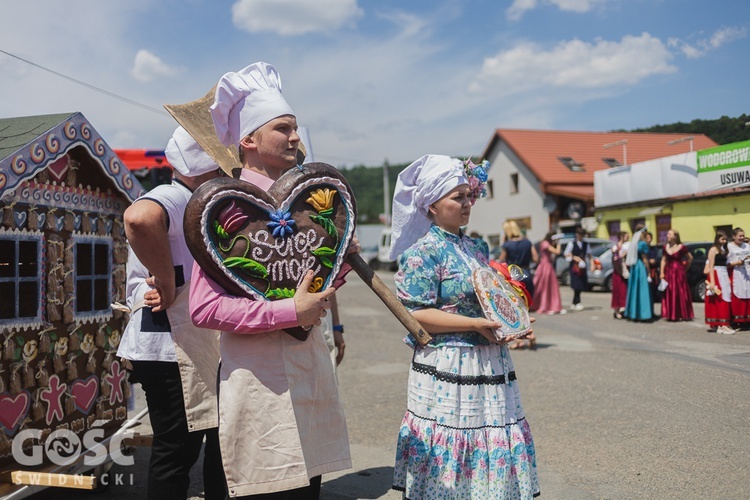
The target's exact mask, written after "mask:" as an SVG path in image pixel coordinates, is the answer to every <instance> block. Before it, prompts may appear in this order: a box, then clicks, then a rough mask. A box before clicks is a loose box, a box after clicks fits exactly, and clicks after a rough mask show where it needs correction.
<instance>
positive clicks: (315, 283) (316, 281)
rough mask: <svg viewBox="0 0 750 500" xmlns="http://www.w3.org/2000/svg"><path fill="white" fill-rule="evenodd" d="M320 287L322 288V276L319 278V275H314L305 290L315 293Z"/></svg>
mask: <svg viewBox="0 0 750 500" xmlns="http://www.w3.org/2000/svg"><path fill="white" fill-rule="evenodd" d="M321 288H323V278H321V277H320V276H316V277H315V279H314V280H313V281H312V283H310V286H309V287H307V291H308V292H310V293H315V292H317V291H318V290H320V289H321Z"/></svg>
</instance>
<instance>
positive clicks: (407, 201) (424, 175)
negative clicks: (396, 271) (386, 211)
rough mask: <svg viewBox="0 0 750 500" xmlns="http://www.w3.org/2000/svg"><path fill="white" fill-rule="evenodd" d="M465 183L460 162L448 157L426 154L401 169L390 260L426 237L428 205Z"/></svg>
mask: <svg viewBox="0 0 750 500" xmlns="http://www.w3.org/2000/svg"><path fill="white" fill-rule="evenodd" d="M468 183H469V179H468V178H467V177H466V171H465V170H464V164H463V162H462V161H461V160H458V159H456V158H451V157H450V156H442V155H425V156H423V157H421V158H420V159H418V160H417V161H415V162H414V163H412V164H411V165H409V166H408V167H406V168H405V169H404V170H402V171H401V173H400V174H399V175H398V180H397V181H396V191H395V192H394V193H393V222H392V225H391V226H392V232H391V251H390V257H391V259H396V258H398V256H399V255H401V254H402V253H403V252H404V251H405V250H406V249H407V248H409V247H410V246H411V245H413V244H414V243H416V242H417V240H419V238H421V237H422V236H424V235H425V234H427V231H428V230H429V229H430V225H431V224H432V222H431V221H430V219H429V217H428V213H429V207H430V205H432V204H433V203H435V202H436V201H438V200H439V199H441V198H442V197H444V196H445V195H447V194H448V193H450V192H451V191H452V190H453V189H454V188H456V187H457V186H460V185H461V184H468Z"/></svg>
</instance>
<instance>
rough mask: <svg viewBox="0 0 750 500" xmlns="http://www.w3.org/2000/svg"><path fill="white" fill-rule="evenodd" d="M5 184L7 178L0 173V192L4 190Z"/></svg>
mask: <svg viewBox="0 0 750 500" xmlns="http://www.w3.org/2000/svg"><path fill="white" fill-rule="evenodd" d="M7 182H8V177H7V176H6V175H5V174H3V173H0V190H2V189H4V188H5V184H6V183H7Z"/></svg>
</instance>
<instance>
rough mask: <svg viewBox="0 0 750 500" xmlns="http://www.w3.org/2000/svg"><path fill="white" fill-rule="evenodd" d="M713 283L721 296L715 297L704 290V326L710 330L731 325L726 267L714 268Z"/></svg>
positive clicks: (730, 291)
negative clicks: (717, 287)
mask: <svg viewBox="0 0 750 500" xmlns="http://www.w3.org/2000/svg"><path fill="white" fill-rule="evenodd" d="M713 272H714V283H716V284H717V285H718V286H719V289H720V290H721V294H719V295H716V294H715V293H712V292H710V291H708V290H706V298H705V303H706V308H705V316H706V324H707V325H708V326H710V327H711V328H715V327H717V326H729V325H730V324H731V311H730V305H731V303H732V284H731V283H730V281H729V274H727V268H726V267H723V266H722V267H719V266H716V267H714V271H713Z"/></svg>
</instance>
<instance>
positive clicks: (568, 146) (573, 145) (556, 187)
mask: <svg viewBox="0 0 750 500" xmlns="http://www.w3.org/2000/svg"><path fill="white" fill-rule="evenodd" d="M690 136H693V150H696V151H697V150H700V149H706V148H711V147H714V146H717V144H716V143H715V142H714V141H712V140H711V139H709V138H708V137H707V136H706V135H704V134H656V133H633V132H569V131H551V130H518V129H497V130H496V131H495V134H494V135H493V137H492V139H491V140H490V142H489V144H488V145H487V147H486V148H485V150H484V152H483V153H482V158H484V157H485V156H486V155H487V154H488V153H489V151H490V150H491V149H493V148H494V147H495V146H496V144H497V142H498V141H503V142H505V143H506V144H507V146H508V147H509V148H510V149H511V150H512V151H513V152H514V153H515V154H516V156H518V158H520V159H521V161H523V163H524V164H525V165H526V166H527V167H528V168H529V170H530V171H531V172H532V173H533V174H534V175H536V177H537V178H538V179H539V180H540V181H541V183H542V186H541V188H542V191H544V192H548V193H550V194H559V195H563V196H570V197H575V198H580V199H587V200H589V199H590V200H593V199H594V172H596V171H597V170H604V169H607V168H610V167H609V165H607V163H605V162H604V161H603V160H602V158H614V159H616V160H617V161H618V162H620V163H624V158H623V147H622V146H621V145H619V146H613V147H611V148H608V149H605V148H604V147H603V146H604V145H605V144H611V143H613V142H618V141H621V140H627V141H628V142H627V144H626V151H627V163H628V164H633V163H637V162H642V161H646V160H652V159H654V158H663V157H665V156H672V155H676V154H678V153H683V152H687V151H689V150H690V141H684V142H681V143H678V144H673V145H670V144H667V142H669V141H673V140H675V139H683V138H685V137H690ZM559 157H569V158H572V159H573V160H574V161H575V162H576V163H578V164H582V166H583V171H581V172H573V171H571V170H570V169H569V168H568V167H566V166H565V165H563V163H562V162H561V161H560V160H559V159H558V158H559Z"/></svg>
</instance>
